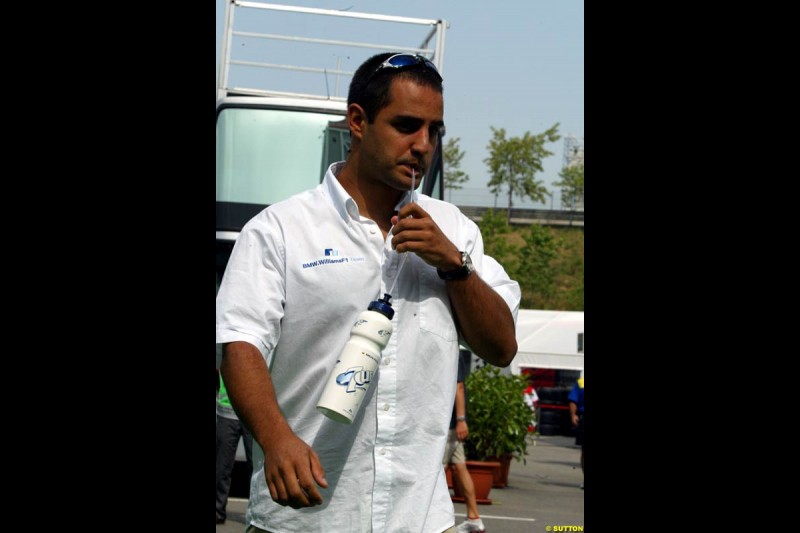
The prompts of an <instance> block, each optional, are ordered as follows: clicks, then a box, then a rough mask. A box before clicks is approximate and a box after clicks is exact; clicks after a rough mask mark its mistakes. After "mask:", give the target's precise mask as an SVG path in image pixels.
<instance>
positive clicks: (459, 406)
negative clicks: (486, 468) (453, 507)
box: [442, 350, 486, 533]
mask: <svg viewBox="0 0 800 533" xmlns="http://www.w3.org/2000/svg"><path fill="white" fill-rule="evenodd" d="M470 355H471V352H470V351H469V350H461V352H460V353H459V358H458V378H457V380H458V382H457V383H456V399H455V403H454V405H453V416H452V418H451V419H450V433H449V434H448V437H447V446H446V447H445V449H444V459H443V460H442V463H443V464H444V467H445V468H448V467H449V465H450V464H453V465H454V466H455V468H456V475H455V476H454V477H453V483H455V484H456V485H457V487H458V490H459V491H460V492H461V494H463V495H464V501H465V503H466V504H467V519H466V520H465V521H464V522H462V523H461V524H460V525H459V526H458V528H457V529H456V531H457V533H465V532H468V531H473V532H477V533H486V528H485V527H484V525H483V521H482V520H481V515H480V513H479V512H478V502H477V500H476V499H475V485H474V484H473V483H472V477H471V476H470V474H469V471H468V470H467V464H466V460H467V457H466V454H465V453H464V441H465V440H467V437H468V436H469V427H468V426H467V392H466V389H465V387H464V380H465V379H466V363H465V359H467V358H468V357H470Z"/></svg>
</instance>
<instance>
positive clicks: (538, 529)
mask: <svg viewBox="0 0 800 533" xmlns="http://www.w3.org/2000/svg"><path fill="white" fill-rule="evenodd" d="M574 441H575V439H574V437H563V436H539V437H536V438H534V439H533V442H532V444H533V445H532V446H528V458H527V464H526V465H523V464H522V462H521V461H520V462H517V461H512V462H511V469H510V471H509V475H508V486H507V487H505V488H502V489H492V492H491V493H490V494H489V498H491V500H492V504H491V505H480V506H479V510H480V513H481V517H482V519H483V523H484V525H485V526H486V531H487V533H549V532H553V531H583V526H584V516H583V496H584V491H583V490H581V488H580V485H581V481H582V480H583V475H582V474H581V468H580V462H579V459H580V448H578V447H576V446H575V445H574V444H573V443H574ZM453 505H454V507H455V512H456V524H459V523H461V521H463V520H464V516H465V513H466V506H465V505H464V504H463V503H455V504H453ZM246 507H247V501H246V500H244V499H242V498H233V499H231V500H230V501H229V503H228V520H227V522H226V523H225V524H223V525H218V526H217V531H216V533H243V532H244V529H245V524H244V513H245V509H246ZM331 533H349V532H346V531H341V532H338V531H337V532H331ZM375 533H379V532H375Z"/></svg>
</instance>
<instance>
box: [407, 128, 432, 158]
mask: <svg viewBox="0 0 800 533" xmlns="http://www.w3.org/2000/svg"><path fill="white" fill-rule="evenodd" d="M411 151H412V152H413V153H414V154H417V155H418V156H425V155H427V154H428V153H429V152H430V151H431V137H430V133H429V132H428V128H420V129H419V130H418V131H417V134H416V135H415V136H414V139H413V142H412V144H411Z"/></svg>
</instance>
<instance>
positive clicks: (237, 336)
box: [217, 329, 272, 365]
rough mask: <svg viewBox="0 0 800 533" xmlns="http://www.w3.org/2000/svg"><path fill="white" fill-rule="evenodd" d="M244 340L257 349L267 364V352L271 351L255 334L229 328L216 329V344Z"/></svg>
mask: <svg viewBox="0 0 800 533" xmlns="http://www.w3.org/2000/svg"><path fill="white" fill-rule="evenodd" d="M238 341H242V342H246V343H248V344H252V345H253V346H255V347H256V348H258V351H259V352H261V357H263V358H264V360H265V361H266V362H267V365H269V354H270V352H271V351H272V350H271V349H270V348H269V347H268V346H267V345H266V344H264V342H263V341H262V340H261V339H260V338H258V337H256V336H255V335H251V334H249V333H244V332H242V331H233V330H229V329H225V330H220V329H218V330H217V343H218V344H227V343H229V342H238Z"/></svg>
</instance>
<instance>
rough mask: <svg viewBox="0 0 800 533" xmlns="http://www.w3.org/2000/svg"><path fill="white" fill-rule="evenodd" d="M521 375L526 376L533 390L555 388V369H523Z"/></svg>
mask: <svg viewBox="0 0 800 533" xmlns="http://www.w3.org/2000/svg"><path fill="white" fill-rule="evenodd" d="M522 373H523V374H525V375H527V376H528V381H530V382H531V384H532V385H533V388H534V389H541V388H543V387H555V386H556V369H555V368H523V369H522Z"/></svg>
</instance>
